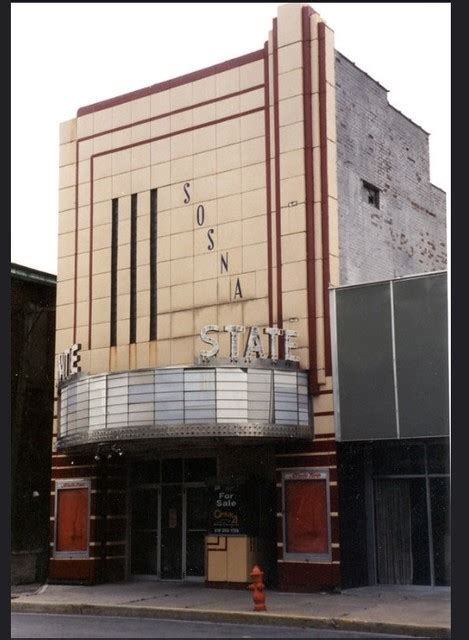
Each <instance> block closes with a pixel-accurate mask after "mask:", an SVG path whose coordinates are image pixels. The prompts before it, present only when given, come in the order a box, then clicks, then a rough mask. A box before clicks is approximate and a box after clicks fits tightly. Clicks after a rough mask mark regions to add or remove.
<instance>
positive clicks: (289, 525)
mask: <svg viewBox="0 0 469 640" xmlns="http://www.w3.org/2000/svg"><path fill="white" fill-rule="evenodd" d="M321 475H322V474H321ZM284 492H285V494H284V495H285V518H286V522H285V537H286V540H285V543H286V553H287V554H301V555H319V556H327V555H328V554H329V514H328V500H327V478H326V477H324V478H319V479H287V478H285V481H284Z"/></svg>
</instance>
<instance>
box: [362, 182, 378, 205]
mask: <svg viewBox="0 0 469 640" xmlns="http://www.w3.org/2000/svg"><path fill="white" fill-rule="evenodd" d="M362 182H363V199H364V201H365V202H368V204H371V205H373V206H374V207H376V209H379V189H378V187H375V186H374V185H372V184H370V183H369V182H366V181H365V180H362Z"/></svg>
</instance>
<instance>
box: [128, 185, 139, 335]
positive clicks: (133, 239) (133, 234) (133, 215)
mask: <svg viewBox="0 0 469 640" xmlns="http://www.w3.org/2000/svg"><path fill="white" fill-rule="evenodd" d="M137 197H138V194H136V193H133V194H132V197H131V205H130V334H129V342H130V344H134V343H135V342H136V341H137Z"/></svg>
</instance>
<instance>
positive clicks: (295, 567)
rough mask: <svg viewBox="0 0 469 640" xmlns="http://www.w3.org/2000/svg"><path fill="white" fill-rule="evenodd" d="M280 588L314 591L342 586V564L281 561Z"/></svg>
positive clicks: (279, 564) (279, 570)
mask: <svg viewBox="0 0 469 640" xmlns="http://www.w3.org/2000/svg"><path fill="white" fill-rule="evenodd" d="M277 567H278V577H279V588H280V589H281V590H282V591H301V592H312V591H322V590H323V589H332V588H334V587H338V586H340V565H338V564H322V563H321V564H319V563H318V564H313V563H303V562H295V563H293V562H292V563H289V562H279V563H278V564H277Z"/></svg>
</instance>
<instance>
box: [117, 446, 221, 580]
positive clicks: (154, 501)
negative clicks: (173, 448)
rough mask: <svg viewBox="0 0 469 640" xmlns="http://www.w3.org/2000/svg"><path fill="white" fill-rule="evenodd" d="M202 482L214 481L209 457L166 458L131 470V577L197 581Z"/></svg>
mask: <svg viewBox="0 0 469 640" xmlns="http://www.w3.org/2000/svg"><path fill="white" fill-rule="evenodd" d="M207 478H216V459H215V458H190V459H189V458H188V459H182V458H167V459H164V460H161V461H160V460H152V461H140V462H136V463H135V464H134V465H133V468H132V473H131V496H132V498H131V500H132V505H131V513H132V516H131V540H130V544H131V562H130V565H131V566H130V573H131V574H132V575H133V576H145V577H153V578H155V579H161V580H185V579H188V580H189V579H195V580H196V579H199V580H200V579H203V577H204V576H205V545H204V540H205V534H206V533H207V530H208V509H209V490H208V488H207V486H206V484H205V481H206V479H207Z"/></svg>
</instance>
